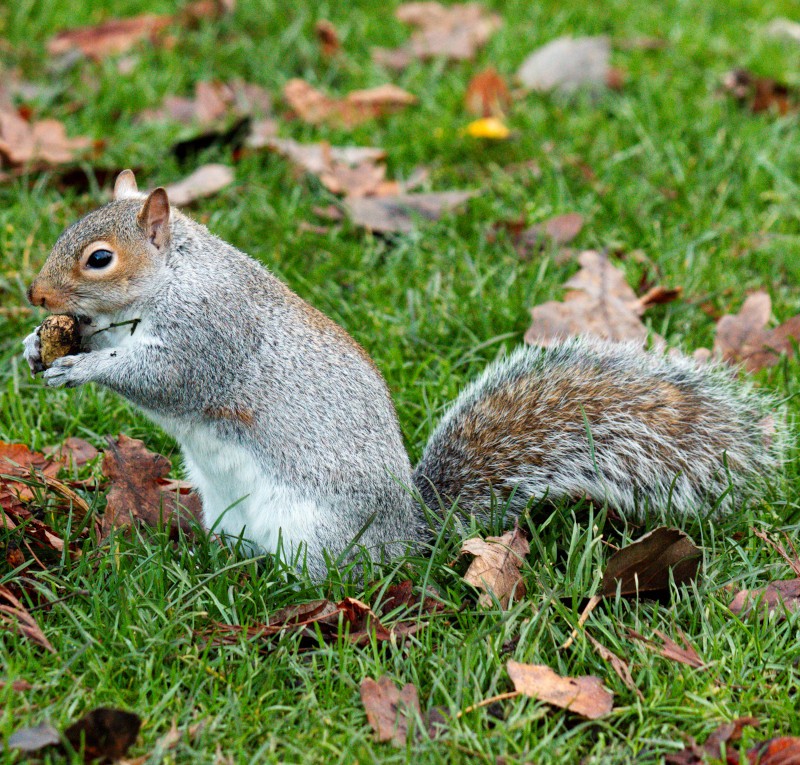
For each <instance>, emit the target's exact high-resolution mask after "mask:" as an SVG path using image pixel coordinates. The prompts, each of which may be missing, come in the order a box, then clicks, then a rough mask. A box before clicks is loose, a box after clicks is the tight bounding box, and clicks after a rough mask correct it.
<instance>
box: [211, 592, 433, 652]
mask: <svg viewBox="0 0 800 765" xmlns="http://www.w3.org/2000/svg"><path fill="white" fill-rule="evenodd" d="M340 622H341V624H342V625H344V626H346V627H347V638H346V639H347V640H348V641H349V642H350V643H352V644H353V645H358V646H360V645H367V644H369V643H370V641H371V640H372V639H373V638H374V639H375V640H377V641H378V642H383V641H395V640H401V639H403V638H405V637H407V636H409V635H413V634H414V633H416V632H418V631H419V630H420V629H421V628H422V627H423V626H424V625H423V624H420V623H419V622H416V621H414V622H410V623H403V622H397V623H395V624H394V625H393V626H392V627H386V626H384V625H383V623H382V622H381V621H380V619H379V618H378V616H377V615H376V614H375V613H374V612H373V611H372V609H370V607H369V606H368V605H367V604H365V603H362V602H361V601H360V600H356V599H355V598H344V599H343V600H342V601H340V602H339V603H333V602H331V601H329V600H315V601H312V602H310V603H304V604H301V605H296V606H289V607H288V608H283V609H279V610H278V611H276V612H275V613H273V614H272V615H271V616H270V619H269V621H268V622H267V623H266V624H253V625H249V626H241V625H236V624H223V623H221V622H212V624H211V626H210V627H209V628H208V629H206V630H205V631H204V632H203V633H202V634H203V636H204V637H206V638H207V639H208V641H209V644H210V645H231V644H235V643H236V642H238V640H239V639H240V637H241V636H242V635H245V636H246V637H247V639H248V640H260V641H264V642H267V643H268V642H269V641H270V640H271V638H273V637H275V636H278V635H285V634H292V633H296V634H298V635H299V636H300V644H301V647H302V648H313V647H315V646H317V645H319V639H320V637H321V638H322V640H324V641H325V642H328V643H335V642H336V641H337V640H338V639H339V634H340Z"/></svg>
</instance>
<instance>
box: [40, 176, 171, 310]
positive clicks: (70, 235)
mask: <svg viewBox="0 0 800 765" xmlns="http://www.w3.org/2000/svg"><path fill="white" fill-rule="evenodd" d="M169 247H170V208H169V200H168V199H167V192H166V191H165V190H164V189H163V188H157V189H156V190H155V191H152V192H151V193H150V194H149V195H145V194H141V193H139V191H138V189H137V186H136V178H135V177H134V175H133V173H132V172H131V171H130V170H123V171H122V172H121V173H120V174H119V176H118V177H117V180H116V183H115V184H114V199H113V201H112V202H109V203H108V204H107V205H104V206H103V207H101V208H100V209H98V210H95V211H94V212H91V213H89V214H88V215H86V216H84V217H83V218H81V219H80V220H79V221H77V222H76V223H73V224H72V225H71V226H70V227H69V228H67V229H66V230H65V231H64V232H63V233H62V234H61V236H59V238H58V240H57V241H56V243H55V245H54V246H53V249H52V251H51V252H50V255H49V256H48V258H47V260H46V261H45V263H44V265H43V266H42V270H41V271H40V272H39V275H38V276H37V277H36V278H35V279H34V280H33V283H32V284H31V286H30V288H29V289H28V300H30V302H31V303H32V304H33V305H36V306H41V307H42V308H46V309H47V310H48V311H52V312H54V313H70V314H75V315H78V316H94V315H96V314H99V313H104V314H109V313H110V314H113V313H116V312H118V311H121V310H123V309H125V308H126V307H128V306H129V305H131V304H133V303H135V302H136V301H137V299H139V298H140V297H142V295H143V294H144V293H145V292H146V291H147V287H148V284H149V283H150V281H151V279H152V278H153V277H155V278H158V276H157V274H158V272H159V270H160V268H161V266H162V265H163V263H164V262H165V260H166V257H167V254H168V252H169Z"/></svg>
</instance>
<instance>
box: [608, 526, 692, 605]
mask: <svg viewBox="0 0 800 765" xmlns="http://www.w3.org/2000/svg"><path fill="white" fill-rule="evenodd" d="M700 559H701V552H700V550H699V548H697V547H696V546H695V544H694V542H692V540H691V539H690V538H689V537H688V536H687V535H686V534H684V532H682V531H681V530H680V529H671V528H667V527H665V526H662V527H660V528H657V529H653V531H650V532H648V533H647V534H645V535H644V536H642V537H640V538H639V539H637V540H636V541H635V542H631V544H629V545H627V546H626V547H623V548H622V549H621V550H617V552H615V553H614V554H613V555H612V556H611V557H610V558H609V559H608V563H606V570H605V572H604V573H603V579H602V582H601V583H600V592H601V594H603V595H606V596H611V597H613V596H614V595H615V594H616V593H617V591H619V593H620V594H621V595H637V596H638V595H640V594H643V593H645V594H648V595H650V596H653V595H654V594H656V593H667V592H669V586H670V581H673V582H674V583H675V584H676V585H681V584H686V583H688V582H691V581H693V580H694V579H695V578H696V576H697V569H698V567H699V566H700Z"/></svg>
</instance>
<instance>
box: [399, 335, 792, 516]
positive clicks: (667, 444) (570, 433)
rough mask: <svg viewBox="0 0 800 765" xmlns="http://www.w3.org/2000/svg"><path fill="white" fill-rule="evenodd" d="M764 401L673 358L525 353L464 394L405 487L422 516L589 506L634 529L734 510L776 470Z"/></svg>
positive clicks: (556, 349)
mask: <svg viewBox="0 0 800 765" xmlns="http://www.w3.org/2000/svg"><path fill="white" fill-rule="evenodd" d="M770 405H771V402H770V400H769V398H768V397H765V396H763V395H762V394H759V393H757V392H756V391H754V390H753V388H752V387H751V386H749V385H747V384H745V383H742V382H741V381H738V380H736V379H734V378H733V377H732V372H731V370H730V369H723V368H720V367H718V366H716V365H713V364H707V365H703V366H700V365H698V364H697V363H696V362H695V361H693V360H692V359H688V358H686V357H685V356H681V355H664V354H658V353H654V352H644V351H643V350H642V349H641V348H640V347H637V346H634V345H627V344H613V343H608V342H603V341H596V340H590V339H571V340H566V341H564V342H563V343H560V344H556V345H552V346H550V347H546V348H538V347H522V348H519V349H517V350H516V351H515V352H514V353H512V354H511V355H509V356H508V357H507V358H505V359H502V360H500V361H498V362H496V363H494V364H492V365H491V366H490V367H488V368H487V369H486V370H485V371H484V372H483V374H482V375H481V376H480V377H479V378H478V379H477V380H475V382H473V383H472V384H471V385H469V386H468V387H467V388H466V389H465V390H464V391H463V392H462V393H461V395H460V396H459V397H458V399H457V400H456V401H455V403H453V405H452V406H451V407H450V409H449V410H448V411H447V413H446V414H445V415H444V417H443V418H442V420H441V422H440V424H439V425H438V426H437V427H436V428H435V430H434V432H433V435H432V436H431V438H430V441H429V442H428V445H427V446H426V448H425V451H424V453H423V456H422V459H421V461H420V463H419V465H418V466H417V467H416V469H415V471H414V482H415V484H416V486H417V488H418V489H419V491H420V493H421V494H422V497H423V498H424V500H425V502H426V504H428V505H430V506H431V507H435V506H436V505H437V504H438V503H439V502H440V501H444V502H445V503H446V504H449V503H452V502H453V501H455V500H456V499H457V500H458V504H459V507H460V508H461V509H464V510H467V511H469V512H473V513H478V514H480V513H482V512H485V511H486V509H487V508H488V507H489V506H490V504H491V502H492V499H493V497H494V498H496V499H497V500H499V501H500V502H501V503H510V507H511V508H514V507H516V508H521V507H524V506H525V505H526V503H527V502H528V501H529V500H530V499H531V498H541V497H543V496H544V495H545V494H546V495H548V496H549V497H550V498H553V499H557V498H560V497H564V496H566V497H570V498H573V499H576V500H577V499H580V498H582V497H588V498H591V499H594V500H597V501H605V502H608V503H609V504H610V505H611V506H612V507H614V508H616V509H618V510H619V511H621V512H622V513H624V514H627V515H629V516H630V515H634V516H639V517H642V516H643V515H644V514H645V513H646V512H648V511H649V510H651V509H652V510H655V509H663V508H667V507H668V506H669V507H671V509H672V510H674V511H676V512H678V513H684V514H686V513H692V512H697V511H699V510H701V509H702V508H703V507H704V506H706V505H707V503H709V502H710V503H714V504H717V505H718V507H717V509H718V510H720V511H722V510H725V509H730V508H733V507H735V506H736V505H737V504H738V503H739V502H740V501H741V499H742V498H743V496H744V495H745V494H746V493H747V492H748V490H751V491H752V490H753V488H754V487H755V486H756V483H757V482H758V481H760V480H763V477H764V476H768V475H770V474H772V473H774V471H775V469H776V468H777V465H778V461H779V460H778V449H777V441H776V439H774V438H771V437H770V434H769V432H768V430H769V427H770V425H771V424H772V420H771V417H770V409H771V406H770Z"/></svg>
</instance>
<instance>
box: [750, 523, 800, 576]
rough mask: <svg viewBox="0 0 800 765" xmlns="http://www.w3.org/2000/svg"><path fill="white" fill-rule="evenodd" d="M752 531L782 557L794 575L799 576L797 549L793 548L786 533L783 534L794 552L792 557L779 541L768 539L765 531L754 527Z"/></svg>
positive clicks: (799, 565) (799, 567)
mask: <svg viewBox="0 0 800 765" xmlns="http://www.w3.org/2000/svg"><path fill="white" fill-rule="evenodd" d="M752 531H753V533H754V534H755V535H756V536H757V537H758V538H759V539H763V540H764V541H765V542H766V543H767V544H768V545H769V546H770V547H771V548H772V549H773V550H775V551H776V552H777V553H778V555H780V556H781V558H783V559H784V560H785V561H786V562H787V563H788V564H789V566H791V569H792V571H794V573H795V575H796V576H800V558H798V557H797V549H796V548H795V546H794V543H793V542H792V540H791V539H789V535H788V534H785V537H786V541H787V542H788V543H789V546H790V547H791V548H792V552H793V553H794V554H795V557H794V558H792V556H791V555H789V553H788V552H786V548H785V547H784V546H783V545H782V544H781V543H780V542H776V541H775V540H773V539H770V537H769V536H767V534H766V533H765V532H763V531H759V530H758V529H756V528H753V529H752Z"/></svg>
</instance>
